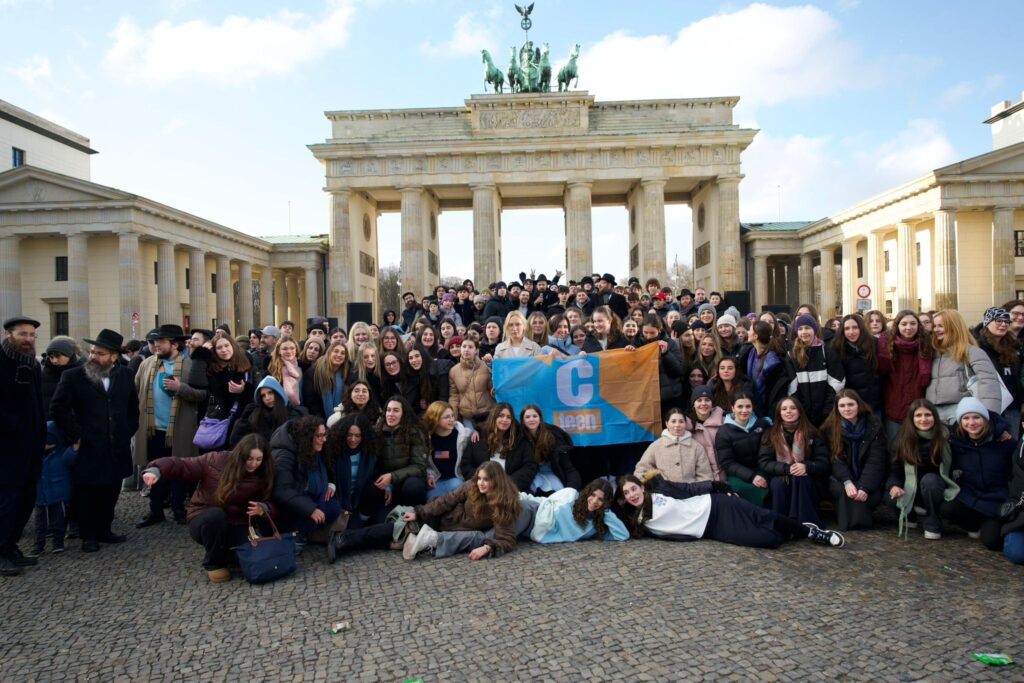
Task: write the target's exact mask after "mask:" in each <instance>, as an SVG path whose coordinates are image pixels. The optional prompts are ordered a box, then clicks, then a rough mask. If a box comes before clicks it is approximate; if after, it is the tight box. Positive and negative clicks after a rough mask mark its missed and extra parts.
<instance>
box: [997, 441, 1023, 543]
mask: <svg viewBox="0 0 1024 683" xmlns="http://www.w3.org/2000/svg"><path fill="white" fill-rule="evenodd" d="M1012 471H1013V474H1012V475H1011V478H1010V500H1020V498H1021V496H1024V442H1021V444H1020V447H1019V448H1017V450H1016V452H1015V453H1014V454H1013V467H1012ZM1021 529H1024V511H1021V512H1018V513H1017V516H1016V517H1014V518H1013V519H1011V520H1009V521H1008V522H1006V524H1004V525H1003V529H1002V532H1003V535H1004V536H1005V535H1006V534H1008V533H1010V532H1011V531H1020V530H1021Z"/></svg>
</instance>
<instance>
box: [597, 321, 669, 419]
mask: <svg viewBox="0 0 1024 683" xmlns="http://www.w3.org/2000/svg"><path fill="white" fill-rule="evenodd" d="M595 341H596V340H595ZM659 341H665V342H668V350H667V351H666V352H665V353H662V354H660V355H659V356H658V383H659V387H660V389H661V406H662V410H664V409H665V406H666V405H668V403H669V401H674V400H675V399H678V398H679V397H680V396H682V395H683V380H684V378H685V377H686V372H687V367H686V363H685V362H684V361H683V353H682V351H680V350H679V342H677V341H676V340H675V339H671V338H669V337H666V336H664V335H662V336H661V337H659V338H658V339H654V340H652V341H649V342H643V341H641V342H640V344H641V345H644V344H656V343H658V342H659Z"/></svg>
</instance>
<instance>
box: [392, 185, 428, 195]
mask: <svg viewBox="0 0 1024 683" xmlns="http://www.w3.org/2000/svg"><path fill="white" fill-rule="evenodd" d="M398 191H399V192H401V193H402V194H405V193H407V192H423V191H424V187H423V186H422V185H405V186H403V187H399V188H398Z"/></svg>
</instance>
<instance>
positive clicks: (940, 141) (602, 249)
mask: <svg viewBox="0 0 1024 683" xmlns="http://www.w3.org/2000/svg"><path fill="white" fill-rule="evenodd" d="M531 18H532V19H533V22H534V24H533V29H532V30H531V38H533V39H534V40H535V41H537V42H548V43H550V45H551V52H552V57H553V59H555V61H556V63H555V68H556V69H557V68H558V66H559V62H564V61H565V59H566V58H567V55H568V51H569V48H570V47H571V46H572V44H573V43H579V44H580V45H581V46H582V50H581V56H580V59H579V72H580V79H579V86H578V87H579V89H581V90H587V91H589V92H590V93H591V94H592V95H594V96H595V97H596V98H597V99H598V100H615V99H634V98H636V99H643V98H673V97H714V96H739V97H740V103H739V105H738V107H737V109H736V110H735V122H736V123H738V124H740V125H742V126H744V127H750V128H756V129H759V131H760V132H759V133H758V134H757V136H756V138H755V141H754V143H753V144H752V145H751V146H750V147H749V148H748V149H747V150H746V152H744V153H743V156H742V168H743V172H744V174H745V178H744V180H743V181H742V183H741V184H740V215H741V219H742V220H743V221H773V220H814V219H818V218H821V217H823V216H826V215H829V214H831V213H835V212H837V211H840V210H842V209H844V208H846V207H848V206H850V205H852V204H855V203H857V202H859V201H862V200H864V199H867V198H868V197H870V196H872V195H874V194H877V193H879V192H882V191H884V190H886V189H888V188H890V187H893V186H895V185H898V184H900V183H902V182H905V181H908V180H911V179H913V178H916V177H918V176H920V175H923V174H925V173H927V172H928V171H930V170H932V169H934V168H937V167H940V166H943V165H945V164H948V163H951V162H954V161H957V160H959V159H963V158H967V157H972V156H975V155H978V154H982V153H984V152H986V151H989V150H990V149H991V134H990V131H989V128H988V126H986V125H984V124H983V123H982V121H984V119H986V118H988V116H989V112H990V108H991V107H992V105H994V104H995V103H997V102H999V101H1002V100H1012V101H1019V100H1020V98H1021V92H1022V90H1024V60H1021V58H1020V54H1019V37H1020V36H1019V30H1020V26H1022V25H1024V3H1016V2H991V1H984V0H982V1H978V0H976V1H974V2H971V3H963V2H956V1H953V0H929V1H927V2H924V1H910V0H901V1H900V2H896V3H893V2H882V1H879V2H875V1H871V0H830V1H823V2H817V3H806V4H790V3H771V4H768V3H754V4H750V3H743V2H738V3H734V2H725V3H723V2H702V1H698V0H687V1H686V2H682V1H680V0H671V1H664V2H658V1H655V0H640V2H634V3H625V2H621V1H614V2H613V1H610V0H587V1H586V2H568V1H565V0H560V1H558V2H555V1H554V0H537V2H536V6H535V9H534V11H533V14H532V17H531ZM519 19H520V17H519V15H518V14H517V13H516V10H515V8H514V5H513V3H512V2H489V1H488V0H476V1H473V2H470V1H468V0H405V1H400V0H325V1H321V2H310V1H307V2H292V3H279V2H270V1H261V0H248V1H247V2H245V3H238V2H234V3H231V2H216V3H215V2H200V1H197V0H153V1H151V2H146V3H139V2H115V1H113V0H111V1H104V2H97V1H95V0H92V1H77V2H71V1H61V0H0V26H4V27H7V28H8V29H10V28H11V27H13V28H15V29H16V30H7V31H5V32H4V47H3V49H2V51H0V99H4V100H6V101H8V102H11V103H12V104H14V105H16V106H19V107H21V108H23V109H27V110H29V111H31V112H33V113H36V114H38V115H40V116H43V117H46V118H48V119H51V120H53V121H55V122H57V123H59V124H61V125H64V126H67V127H68V128H71V129H72V130H74V131H76V132H78V133H81V134H83V135H85V136H87V137H88V138H90V140H91V144H92V147H93V148H94V149H96V150H98V151H99V154H97V155H95V156H94V157H93V161H92V179H93V181H95V182H98V183H101V184H103V185H109V186H112V187H116V188H118V189H121V190H124V191H126V192H131V193H134V194H138V195H142V196H144V197H148V198H150V199H152V200H155V201H158V202H162V203H164V204H168V205H170V206H173V207H175V208H178V209H181V210H184V211H187V212H189V213H192V214H195V215H198V216H201V217H203V218H206V219H208V220H212V221H215V222H218V223H221V224H223V225H225V226H228V227H231V228H234V229H236V230H240V231H242V232H246V233H250V234H253V235H281V234H288V233H289V232H290V233H291V234H294V235H300V234H324V233H326V232H328V230H329V208H328V201H327V195H326V194H325V193H324V192H323V190H322V188H323V186H324V169H323V167H322V166H321V165H320V163H319V162H317V161H316V160H315V159H314V158H313V156H312V154H311V153H310V152H309V150H308V149H307V148H306V145H309V144H313V143H318V142H323V141H324V140H325V139H326V138H327V137H328V136H329V134H330V126H329V123H328V121H327V120H326V119H325V118H324V115H323V113H324V112H325V111H330V110H338V109H372V108H402V107H410V108H413V107H450V106H458V105H460V104H461V103H462V102H463V101H464V100H465V99H467V98H468V97H469V96H470V95H471V94H474V93H479V92H481V89H482V80H481V69H482V65H481V64H480V49H481V48H488V49H490V50H491V52H492V53H495V52H496V53H498V54H504V53H505V51H506V50H507V47H506V46H508V45H512V44H517V45H518V44H520V43H521V42H522V40H523V34H522V30H521V29H520V28H519ZM593 225H594V228H593V249H594V267H595V269H596V270H598V271H600V272H612V273H614V274H617V275H623V274H625V273H626V272H627V270H628V266H627V257H628V247H627V231H628V224H627V215H626V211H625V209H622V208H597V209H594V213H593ZM666 226H667V247H668V250H667V253H668V261H669V265H671V263H672V262H673V261H674V260H675V259H676V258H678V259H679V261H680V262H683V263H688V262H690V260H691V235H690V209H689V207H687V206H670V207H668V208H667V210H666ZM502 228H503V230H502V233H503V244H502V251H503V260H504V263H503V266H504V272H503V273H502V275H503V276H504V277H505V278H506V279H511V278H514V277H515V276H516V274H518V273H519V272H520V271H521V270H527V271H528V270H530V268H531V267H536V268H537V269H538V272H547V273H548V274H549V275H550V274H551V273H552V272H553V271H554V270H556V269H564V267H565V263H564V248H565V244H564V236H563V219H562V212H561V211H560V210H551V209H549V210H529V211H526V210H515V211H505V212H504V214H503V216H502ZM439 230H440V234H441V251H442V254H441V271H442V275H453V276H459V277H463V276H471V275H472V264H473V255H472V215H471V212H467V211H446V212H444V213H442V214H441V216H440V219H439ZM399 233H400V229H399V216H398V214H385V215H384V216H382V218H381V222H380V247H379V249H380V252H379V263H380V264H381V265H382V266H383V265H387V264H389V263H396V264H397V263H398V261H399V260H400V253H399V251H398V248H397V247H398V243H399V239H398V237H399Z"/></svg>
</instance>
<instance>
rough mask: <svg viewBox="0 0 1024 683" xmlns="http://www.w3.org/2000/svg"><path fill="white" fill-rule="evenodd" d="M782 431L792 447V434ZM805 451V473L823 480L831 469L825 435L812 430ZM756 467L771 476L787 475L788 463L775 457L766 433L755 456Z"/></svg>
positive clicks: (787, 442)
mask: <svg viewBox="0 0 1024 683" xmlns="http://www.w3.org/2000/svg"><path fill="white" fill-rule="evenodd" d="M782 433H783V434H784V435H785V438H786V444H787V445H788V446H789V447H790V448H792V447H793V435H792V434H791V433H790V432H788V431H786V430H783V431H782ZM807 441H808V443H807V453H806V454H805V455H804V465H806V467H807V473H808V474H809V475H810V476H811V478H812V479H816V480H824V479H825V477H827V476H828V474H829V473H830V472H831V471H832V466H831V465H830V464H829V457H828V443H827V442H826V441H825V437H824V436H822V435H821V432H819V431H818V430H816V429H815V430H813V431H812V432H811V433H810V434H809V435H808V438H807ZM757 464H758V467H759V468H760V469H761V471H762V472H767V473H768V475H769V476H772V477H783V476H787V475H789V467H790V466H789V465H788V464H787V463H784V462H782V461H781V460H778V459H776V457H775V449H774V448H773V447H772V445H771V444H770V443H768V441H767V435H766V437H765V439H764V440H762V442H761V452H760V454H759V455H758V458H757Z"/></svg>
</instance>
